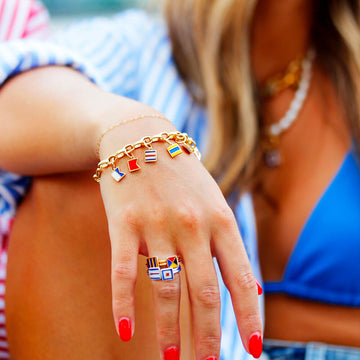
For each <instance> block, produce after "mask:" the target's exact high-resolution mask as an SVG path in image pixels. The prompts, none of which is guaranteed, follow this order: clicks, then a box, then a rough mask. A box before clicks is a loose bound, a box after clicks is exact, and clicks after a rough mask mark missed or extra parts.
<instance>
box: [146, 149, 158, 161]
mask: <svg viewBox="0 0 360 360" xmlns="http://www.w3.org/2000/svg"><path fill="white" fill-rule="evenodd" d="M156 161H157V150H145V162H147V163H149V162H156Z"/></svg>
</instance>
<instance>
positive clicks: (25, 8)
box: [0, 0, 49, 41]
mask: <svg viewBox="0 0 360 360" xmlns="http://www.w3.org/2000/svg"><path fill="white" fill-rule="evenodd" d="M48 23H49V16H48V13H47V11H46V9H45V7H44V6H43V5H42V4H41V3H39V2H36V1H29V0H0V40H1V41H7V40H13V39H20V38H25V37H27V38H28V37H32V38H43V37H44V36H46V35H47V34H48Z"/></svg>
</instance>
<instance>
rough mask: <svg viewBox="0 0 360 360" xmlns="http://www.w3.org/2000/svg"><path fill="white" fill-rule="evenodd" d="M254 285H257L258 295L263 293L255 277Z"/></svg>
mask: <svg viewBox="0 0 360 360" xmlns="http://www.w3.org/2000/svg"><path fill="white" fill-rule="evenodd" d="M255 281H256V285H257V287H258V295H261V294H262V293H263V288H262V287H261V285H260V283H259V282H258V281H257V279H255Z"/></svg>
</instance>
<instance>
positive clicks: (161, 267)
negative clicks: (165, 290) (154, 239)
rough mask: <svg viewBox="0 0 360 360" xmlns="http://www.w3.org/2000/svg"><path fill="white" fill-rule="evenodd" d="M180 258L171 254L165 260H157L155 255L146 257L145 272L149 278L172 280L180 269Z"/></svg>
mask: <svg viewBox="0 0 360 360" xmlns="http://www.w3.org/2000/svg"><path fill="white" fill-rule="evenodd" d="M180 261H181V258H180V257H178V256H176V255H173V256H169V257H168V258H166V259H165V260H159V259H158V257H157V256H153V257H148V258H147V259H146V266H147V274H148V275H149V277H150V279H151V280H173V279H174V275H175V274H177V273H179V272H180V271H181V265H180Z"/></svg>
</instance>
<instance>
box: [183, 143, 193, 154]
mask: <svg viewBox="0 0 360 360" xmlns="http://www.w3.org/2000/svg"><path fill="white" fill-rule="evenodd" d="M181 146H182V147H183V149H185V151H186V152H187V153H188V154H191V153H192V152H194V148H193V147H192V146H191V145H189V144H187V143H183V144H181Z"/></svg>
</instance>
